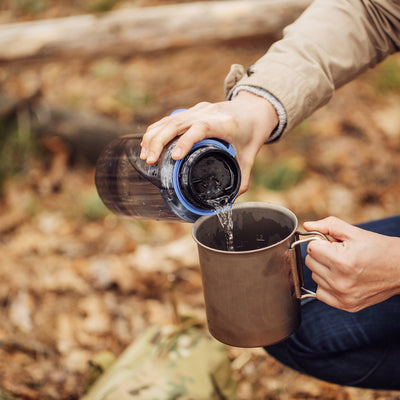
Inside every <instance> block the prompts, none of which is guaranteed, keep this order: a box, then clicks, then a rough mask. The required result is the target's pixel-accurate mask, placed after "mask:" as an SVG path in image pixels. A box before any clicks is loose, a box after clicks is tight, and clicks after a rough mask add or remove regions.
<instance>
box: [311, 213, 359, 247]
mask: <svg viewBox="0 0 400 400" xmlns="http://www.w3.org/2000/svg"><path fill="white" fill-rule="evenodd" d="M304 229H305V230H307V231H318V232H321V233H324V234H326V235H330V236H332V237H333V238H334V239H335V240H340V241H343V240H346V239H349V237H350V235H351V234H352V232H353V231H354V229H355V227H354V226H352V225H350V224H348V223H347V222H344V221H342V220H341V219H339V218H336V217H328V218H324V219H321V220H319V221H308V222H305V223H304Z"/></svg>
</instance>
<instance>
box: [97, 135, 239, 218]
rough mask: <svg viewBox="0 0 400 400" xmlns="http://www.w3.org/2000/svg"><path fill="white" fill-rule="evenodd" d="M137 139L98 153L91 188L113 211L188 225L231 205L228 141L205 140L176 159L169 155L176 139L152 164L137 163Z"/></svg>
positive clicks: (233, 175) (234, 173)
mask: <svg viewBox="0 0 400 400" xmlns="http://www.w3.org/2000/svg"><path fill="white" fill-rule="evenodd" d="M141 140H142V138H141V136H140V135H128V136H124V137H122V138H119V139H116V140H115V141H113V142H111V143H110V144H109V145H108V146H106V148H105V149H104V150H103V152H102V154H101V155H100V157H99V159H98V161H97V165H96V173H95V183H96V188H97V191H98V193H99V196H100V198H101V199H102V201H103V203H104V204H105V205H106V206H107V208H108V209H110V210H111V211H112V212H113V213H115V214H118V215H122V216H128V217H133V218H141V219H155V220H184V221H187V222H194V221H195V220H197V219H198V218H199V217H201V216H203V215H211V214H213V213H214V210H215V209H216V208H218V207H220V206H225V205H226V204H230V203H232V202H233V201H234V200H235V198H236V196H237V194H238V191H239V186H240V168H239V165H238V163H237V161H236V159H235V151H234V149H233V148H232V146H231V145H229V144H228V143H226V142H224V141H221V140H217V139H205V140H202V141H200V142H198V143H196V144H195V145H194V146H193V148H192V149H191V150H190V151H189V153H188V154H187V155H186V156H185V157H184V158H183V159H182V160H178V161H175V160H173V159H172V157H171V153H172V150H173V148H174V146H175V144H176V141H177V139H174V140H172V141H171V142H170V143H169V144H168V145H167V146H165V147H164V149H163V151H162V153H161V155H160V157H159V159H158V161H157V162H156V163H155V164H153V165H149V164H147V163H146V161H143V160H141V159H140V157H139V155H140V151H141V147H140V142H141Z"/></svg>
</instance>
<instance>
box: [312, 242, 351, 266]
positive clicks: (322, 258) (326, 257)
mask: <svg viewBox="0 0 400 400" xmlns="http://www.w3.org/2000/svg"><path fill="white" fill-rule="evenodd" d="M307 253H308V256H309V257H310V259H312V260H315V261H317V262H318V263H320V264H322V265H324V266H325V267H326V268H329V269H332V268H333V267H334V266H337V265H338V264H341V263H342V261H343V259H344V258H345V247H344V245H343V242H328V241H326V240H313V241H312V242H310V243H309V244H308V246H307Z"/></svg>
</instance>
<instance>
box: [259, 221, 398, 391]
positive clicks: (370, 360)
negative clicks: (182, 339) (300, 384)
mask: <svg viewBox="0 0 400 400" xmlns="http://www.w3.org/2000/svg"><path fill="white" fill-rule="evenodd" d="M360 227H361V228H364V229H367V230H370V231H373V232H378V233H382V234H384V235H388V236H397V237H400V215H399V216H396V217H391V218H386V219H383V220H379V221H373V222H368V223H366V224H363V225H360ZM305 247H306V246H303V248H302V254H303V264H304V258H305ZM394 261H396V262H399V260H394ZM304 281H305V287H306V288H307V289H310V290H313V291H315V290H316V284H315V282H314V281H313V280H312V279H311V272H310V270H309V269H308V268H307V267H306V266H305V265H304ZM265 350H266V351H267V352H268V353H269V354H270V355H272V356H273V357H275V358H276V359H278V360H279V361H281V362H282V363H283V364H285V365H287V366H289V367H291V368H293V369H295V370H297V371H299V372H301V373H304V374H307V375H311V376H313V377H316V378H319V379H322V380H325V381H328V382H332V383H336V384H340V385H345V386H356V387H361V388H370V389H387V390H400V295H397V296H393V297H392V298H390V299H388V300H386V301H384V302H382V303H380V304H376V305H374V306H372V307H369V308H366V309H364V310H361V311H359V312H357V313H349V312H346V311H341V310H338V309H336V308H333V307H330V306H328V305H326V304H325V303H322V302H320V301H318V300H314V299H313V300H311V301H307V300H306V301H305V302H304V303H303V305H302V322H301V325H300V327H299V329H298V330H297V331H296V332H295V333H294V334H293V335H292V336H290V337H289V338H288V339H286V340H284V341H282V342H280V343H278V344H275V345H273V346H268V347H266V348H265Z"/></svg>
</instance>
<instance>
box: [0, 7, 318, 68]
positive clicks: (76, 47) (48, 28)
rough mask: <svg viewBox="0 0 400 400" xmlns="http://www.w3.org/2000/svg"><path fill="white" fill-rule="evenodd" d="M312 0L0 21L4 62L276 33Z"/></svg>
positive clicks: (156, 48)
mask: <svg viewBox="0 0 400 400" xmlns="http://www.w3.org/2000/svg"><path fill="white" fill-rule="evenodd" d="M310 3H311V0H231V1H210V2H201V1H199V2H193V3H186V4H175V5H168V6H157V7H144V8H130V9H120V10H116V11H113V12H109V13H107V14H105V15H81V16H74V17H67V18H58V19H49V20H40V21H32V22H23V23H16V24H8V25H3V26H0V62H9V61H13V60H25V59H32V58H43V57H46V58H49V57H51V58H54V57H61V56H73V57H95V56H102V55H115V56H134V55H136V54H142V53H146V52H154V51H160V50H166V49H170V48H178V47H183V46H193V45H196V44H204V43H215V42H221V41H226V40H234V39H240V38H249V37H254V36H260V35H266V36H268V35H277V34H280V33H281V31H282V29H283V28H284V27H285V26H286V25H288V24H289V23H291V22H292V21H293V20H295V19H296V18H297V17H298V16H299V15H300V13H301V12H302V11H303V10H304V9H305V8H306V7H307V6H308V5H309V4H310Z"/></svg>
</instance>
